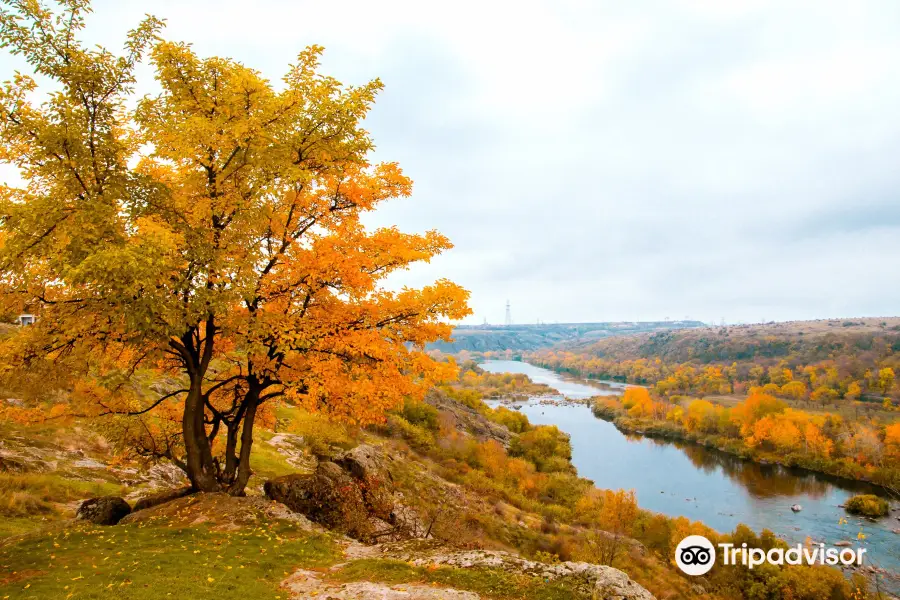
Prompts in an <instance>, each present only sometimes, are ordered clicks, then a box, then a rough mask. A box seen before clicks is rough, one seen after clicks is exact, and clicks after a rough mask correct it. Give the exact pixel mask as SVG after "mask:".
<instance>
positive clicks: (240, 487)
mask: <svg viewBox="0 0 900 600" xmlns="http://www.w3.org/2000/svg"><path fill="white" fill-rule="evenodd" d="M244 402H245V403H246V404H245V406H246V411H245V413H244V423H243V429H242V430H241V453H240V456H239V457H238V469H237V477H236V478H235V480H234V482H233V483H232V484H231V486H229V488H228V493H229V494H231V495H232V496H243V495H244V488H246V487H247V481H249V480H250V473H251V471H250V452H251V450H252V449H253V422H254V421H255V420H256V407H257V406H259V389H257V387H256V386H253V385H251V386H250V390H249V391H248V392H247V395H246V396H245V398H244Z"/></svg>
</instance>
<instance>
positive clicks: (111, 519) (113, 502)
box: [75, 496, 131, 525]
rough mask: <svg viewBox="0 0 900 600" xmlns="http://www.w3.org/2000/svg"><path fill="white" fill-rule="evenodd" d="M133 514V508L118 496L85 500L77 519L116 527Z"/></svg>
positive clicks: (76, 515)
mask: <svg viewBox="0 0 900 600" xmlns="http://www.w3.org/2000/svg"><path fill="white" fill-rule="evenodd" d="M130 513H131V507H130V506H129V505H128V503H127V502H125V500H123V499H122V498H119V497H118V496H101V497H100V498H91V499H89V500H85V501H84V502H82V503H81V506H79V507H78V511H77V512H76V513H75V519H77V520H79V521H89V522H91V523H94V524H95V525H115V524H116V523H118V522H119V521H121V520H122V519H123V518H125V517H126V516H128V515H129V514H130Z"/></svg>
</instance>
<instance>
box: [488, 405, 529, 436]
mask: <svg viewBox="0 0 900 600" xmlns="http://www.w3.org/2000/svg"><path fill="white" fill-rule="evenodd" d="M485 416H486V417H487V418H488V419H490V420H491V421H493V422H494V423H499V424H500V425H503V426H504V427H506V428H507V429H509V430H510V431H511V432H513V433H524V432H526V431H528V430H529V429H531V423H529V422H528V417H526V416H525V415H523V414H522V413H520V412H519V411H517V410H510V409H508V408H506V407H505V406H498V407H497V408H494V409H488V411H487V412H486V413H485Z"/></svg>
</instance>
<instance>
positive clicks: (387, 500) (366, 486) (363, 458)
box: [334, 444, 394, 521]
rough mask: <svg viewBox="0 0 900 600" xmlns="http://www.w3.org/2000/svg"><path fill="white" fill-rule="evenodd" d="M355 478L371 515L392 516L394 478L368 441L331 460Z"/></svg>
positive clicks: (385, 518) (384, 518)
mask: <svg viewBox="0 0 900 600" xmlns="http://www.w3.org/2000/svg"><path fill="white" fill-rule="evenodd" d="M334 462H335V464H337V465H338V466H340V467H341V468H342V469H344V471H346V472H347V473H349V474H350V475H351V476H352V477H353V478H354V479H356V480H357V482H358V485H359V490H360V492H361V493H362V497H363V500H364V501H365V503H366V508H367V509H368V510H369V512H370V513H372V514H373V515H374V516H376V517H378V518H379V519H383V520H386V521H389V520H391V513H392V512H393V510H394V478H393V477H392V476H391V472H390V470H389V469H388V466H387V464H388V459H387V458H386V457H385V455H384V453H383V452H382V451H381V450H379V449H378V448H376V447H375V446H370V445H369V444H360V445H359V446H357V447H356V448H354V449H352V450H349V451H348V452H345V453H344V454H343V455H341V456H339V457H337V458H336V459H335V460H334Z"/></svg>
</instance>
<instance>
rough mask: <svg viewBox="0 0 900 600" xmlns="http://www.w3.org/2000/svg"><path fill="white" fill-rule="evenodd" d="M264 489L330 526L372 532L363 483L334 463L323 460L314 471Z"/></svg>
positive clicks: (355, 533)
mask: <svg viewBox="0 0 900 600" xmlns="http://www.w3.org/2000/svg"><path fill="white" fill-rule="evenodd" d="M263 489H264V491H265V493H266V496H268V497H269V498H270V499H271V500H275V501H277V502H281V503H282V504H284V505H285V506H287V507H288V508H290V509H291V510H293V511H296V512H298V513H301V514H303V515H306V516H307V517H308V518H309V519H310V520H312V521H314V522H316V523H319V524H321V525H324V526H326V527H328V528H330V529H336V530H338V531H341V532H344V533H347V534H348V535H350V536H353V537H360V538H361V537H366V536H367V535H368V534H369V533H370V532H371V525H370V523H369V517H370V515H369V511H368V509H367V507H366V502H365V501H364V499H363V494H362V490H361V488H360V485H359V482H358V481H357V480H356V479H355V478H353V477H352V476H351V475H350V474H349V473H347V471H345V470H344V469H342V468H341V467H340V466H338V465H337V464H335V463H333V462H329V461H323V462H321V463H319V466H318V467H316V470H315V472H314V473H311V474H300V473H296V474H292V475H285V476H283V477H276V478H275V479H271V480H269V481H267V482H266V483H265V485H264V486H263Z"/></svg>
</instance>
